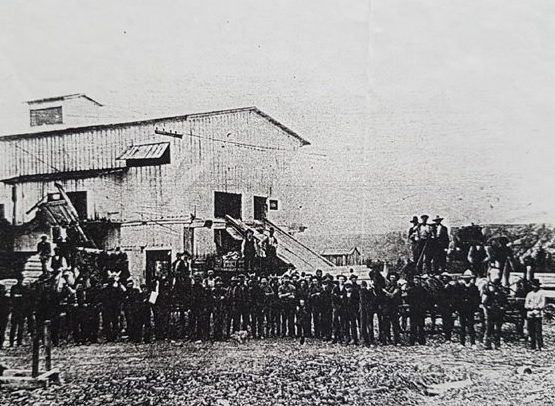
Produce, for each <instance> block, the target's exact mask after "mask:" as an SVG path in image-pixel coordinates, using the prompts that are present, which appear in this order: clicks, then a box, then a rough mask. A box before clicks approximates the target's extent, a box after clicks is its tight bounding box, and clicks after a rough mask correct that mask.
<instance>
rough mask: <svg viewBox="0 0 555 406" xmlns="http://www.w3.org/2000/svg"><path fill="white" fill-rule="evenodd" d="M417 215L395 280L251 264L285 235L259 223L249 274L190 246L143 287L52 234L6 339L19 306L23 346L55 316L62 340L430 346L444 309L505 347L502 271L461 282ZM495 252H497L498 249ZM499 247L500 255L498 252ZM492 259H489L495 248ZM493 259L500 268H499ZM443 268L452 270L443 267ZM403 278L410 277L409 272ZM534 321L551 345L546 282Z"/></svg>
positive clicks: (19, 296) (438, 227)
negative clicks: (83, 259)
mask: <svg viewBox="0 0 555 406" xmlns="http://www.w3.org/2000/svg"><path fill="white" fill-rule="evenodd" d="M427 220H428V216H426V215H424V216H422V217H421V222H418V219H417V218H416V217H415V218H414V219H413V221H412V223H413V227H411V229H410V230H409V241H410V242H411V248H412V254H413V259H414V262H412V264H413V267H414V271H413V272H409V273H406V272H405V273H402V274H401V275H399V274H398V273H396V272H390V273H389V274H388V275H386V277H385V278H384V276H382V274H381V273H380V272H379V271H377V270H370V272H369V280H362V281H361V282H360V283H359V282H358V277H357V275H356V274H355V273H351V274H350V275H349V277H348V278H347V276H345V275H336V277H335V278H334V277H332V276H331V275H330V274H326V275H323V272H322V271H321V270H316V271H315V272H314V274H308V273H301V274H299V273H297V272H291V273H288V274H285V275H282V276H280V277H278V276H276V275H272V276H270V275H260V274H258V275H257V274H256V273H253V272H252V271H254V260H255V258H256V256H257V255H258V249H259V248H260V247H259V245H262V246H263V248H264V251H265V257H266V258H268V259H269V260H270V261H271V260H272V259H273V258H275V256H276V251H277V239H276V238H275V236H274V233H273V230H270V234H269V235H268V236H266V238H265V239H264V240H263V241H262V243H261V244H259V243H257V242H256V241H255V239H254V234H253V233H252V232H248V233H247V237H246V239H245V240H244V241H243V245H242V255H243V257H244V259H245V270H246V272H245V273H242V274H238V275H234V276H232V277H231V278H222V277H219V276H215V273H214V271H210V270H209V271H207V272H206V273H203V272H192V271H191V264H190V262H189V258H188V256H187V255H184V254H183V253H180V254H178V256H177V260H176V261H175V262H174V263H173V264H172V265H171V269H170V271H169V272H167V273H165V274H163V275H158V276H157V277H155V279H154V280H153V281H152V282H151V283H150V284H149V285H147V284H142V285H140V286H139V287H136V286H135V284H134V282H133V281H132V280H130V279H127V277H126V275H125V274H123V275H122V273H121V272H114V271H111V270H106V272H105V273H104V275H103V277H102V278H97V277H94V276H93V275H85V274H82V273H79V269H78V268H77V267H70V266H68V264H67V261H66V259H65V258H64V256H63V255H62V254H61V253H60V252H59V249H58V248H56V249H54V250H53V255H48V253H49V252H50V249H49V246H48V244H49V243H48V242H47V241H45V240H44V239H43V240H42V241H41V242H40V243H39V245H38V247H37V250H38V252H39V254H40V255H41V261H42V262H43V273H42V275H41V276H40V278H39V279H38V280H37V281H36V282H34V283H33V284H31V285H26V284H25V283H24V280H23V278H21V277H20V278H19V279H18V282H17V284H16V285H15V286H13V287H12V288H11V294H10V297H6V296H5V295H4V294H2V292H0V300H2V301H3V302H5V303H1V305H2V306H0V308H1V309H3V312H0V339H1V341H0V344H2V343H3V341H4V335H5V334H4V333H5V330H6V326H7V325H8V318H9V314H10V309H11V318H10V320H11V330H10V334H9V342H10V345H20V344H21V343H22V341H23V337H24V330H25V326H27V329H28V330H29V331H32V330H33V328H35V327H36V328H37V329H36V331H37V332H38V334H39V335H40V334H41V331H42V328H41V327H42V325H43V324H44V321H45V320H50V321H51V330H52V342H53V344H54V345H58V344H59V342H60V339H61V338H68V339H69V338H70V337H71V338H72V340H73V341H74V342H75V343H77V344H81V343H95V342H98V341H99V339H100V338H101V337H103V339H104V340H105V341H108V342H109V341H114V340H116V339H119V338H120V337H122V335H124V334H125V335H127V336H128V337H129V339H130V340H131V341H134V342H149V341H151V340H152V339H159V340H164V339H168V338H172V339H174V338H183V339H189V340H194V341H196V340H224V339H227V338H230V337H232V336H233V334H235V333H237V332H240V331H246V332H248V334H250V336H251V337H253V338H271V337H292V338H298V339H300V341H301V342H302V343H304V342H305V340H306V338H309V337H310V338H317V339H322V340H325V341H331V342H333V343H344V344H359V343H362V344H365V345H376V344H382V345H387V344H394V345H400V344H401V341H402V340H401V331H402V327H406V323H407V322H408V325H409V328H408V329H406V331H407V332H408V344H409V345H414V344H416V343H419V344H425V342H426V334H425V331H424V325H425V319H426V317H428V316H429V315H432V316H435V315H436V314H439V316H440V318H441V319H442V328H443V332H444V335H445V338H446V339H447V340H451V335H452V332H453V327H454V324H455V323H454V321H455V315H456V316H457V317H458V321H459V325H460V330H459V331H460V335H459V341H460V343H461V344H462V345H465V344H466V343H467V341H468V342H469V343H470V345H475V344H476V339H477V334H476V329H475V323H476V315H478V320H479V322H480V324H481V326H482V328H481V329H480V333H481V334H482V337H483V342H484V345H485V348H487V349H489V348H494V347H499V346H500V345H501V327H502V324H503V316H504V312H505V310H506V309H507V303H508V300H507V289H506V288H505V287H503V286H502V284H501V275H497V274H495V273H491V272H488V274H489V276H490V278H489V280H487V279H485V278H482V276H484V275H482V274H480V273H477V272H476V271H475V270H473V269H472V262H471V261H470V260H469V266H470V269H468V270H467V271H466V272H464V274H463V275H462V276H461V277H460V279H459V280H455V279H453V278H452V277H451V276H450V275H449V274H447V273H446V271H445V261H446V255H447V247H448V246H449V233H448V230H447V228H446V227H445V226H444V225H443V224H441V222H442V220H443V219H442V218H441V217H439V216H438V217H436V218H435V219H434V224H433V225H430V224H428V222H427ZM493 252H495V251H493ZM489 255H491V254H489ZM486 257H487V256H486ZM492 266H493V265H492ZM439 271H442V272H441V273H440V274H438V272H439ZM401 276H402V277H403V278H404V279H401V278H400V277H401ZM519 295H520V297H521V298H522V299H523V302H524V303H523V306H522V312H523V316H525V318H526V319H527V328H528V333H529V338H530V347H531V348H541V347H542V346H543V341H542V331H541V329H542V315H543V314H542V312H543V309H544V307H545V296H544V295H543V293H542V292H541V291H540V284H539V281H538V280H532V281H531V282H530V283H528V284H527V285H526V287H523V288H522V289H521V291H520V293H519Z"/></svg>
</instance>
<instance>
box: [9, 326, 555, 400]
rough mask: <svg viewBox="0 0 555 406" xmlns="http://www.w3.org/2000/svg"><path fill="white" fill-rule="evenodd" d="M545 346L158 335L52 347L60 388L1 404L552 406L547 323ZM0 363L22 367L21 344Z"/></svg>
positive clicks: (14, 393) (554, 392)
mask: <svg viewBox="0 0 555 406" xmlns="http://www.w3.org/2000/svg"><path fill="white" fill-rule="evenodd" d="M545 335H546V343H547V345H548V348H547V349H546V350H544V351H542V352H534V351H530V350H527V349H526V348H525V347H524V343H523V342H522V341H511V342H510V343H507V344H505V345H504V346H503V347H502V349H501V350H498V351H486V350H484V349H482V348H478V349H477V350H472V349H470V348H468V347H466V348H463V347H461V346H459V345H458V344H456V343H445V342H443V341H442V340H441V339H439V338H437V339H432V340H430V342H429V343H428V344H427V345H426V346H416V347H408V346H401V347H378V348H364V347H355V346H339V345H331V344H326V343H322V342H319V341H309V342H308V343H307V344H306V345H304V346H300V345H299V344H298V343H297V342H296V341H292V340H263V341H248V342H246V343H244V344H239V343H236V342H225V343H214V344H211V343H182V342H164V343H155V344H143V345H133V344H128V343H117V344H100V345H89V346H82V347H77V346H73V345H67V346H62V347H60V348H56V349H55V350H54V352H53V357H54V363H55V365H56V366H57V367H59V368H60V369H61V370H62V371H63V374H64V375H63V376H64V383H63V385H62V386H52V387H50V388H48V389H37V390H34V391H26V390H7V389H2V388H0V404H1V405H10V406H11V405H13V406H15V405H33V406H46V405H220V406H222V405H224V406H225V405H284V406H285V405H340V404H348V405H401V404H402V405H434V406H439V405H475V404H481V405H548V404H555V363H554V361H553V360H554V355H555V351H554V350H553V349H552V346H553V342H554V340H555V326H553V325H550V326H548V327H547V328H546V334H545ZM0 354H1V356H2V357H1V359H2V361H1V362H2V363H3V364H7V365H9V366H10V367H22V366H28V365H30V355H29V349H28V348H20V349H8V350H6V351H3V352H2V353H0Z"/></svg>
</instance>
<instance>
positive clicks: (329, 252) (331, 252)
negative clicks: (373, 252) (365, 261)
mask: <svg viewBox="0 0 555 406" xmlns="http://www.w3.org/2000/svg"><path fill="white" fill-rule="evenodd" d="M355 251H356V252H358V254H359V255H360V251H359V250H358V248H357V247H353V248H351V249H348V248H345V249H341V248H340V249H325V250H324V251H322V256H324V257H335V256H342V255H353V254H354V253H355Z"/></svg>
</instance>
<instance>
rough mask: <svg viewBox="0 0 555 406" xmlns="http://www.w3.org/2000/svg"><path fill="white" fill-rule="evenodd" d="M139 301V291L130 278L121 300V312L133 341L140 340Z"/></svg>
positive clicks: (140, 298) (140, 299)
mask: <svg viewBox="0 0 555 406" xmlns="http://www.w3.org/2000/svg"><path fill="white" fill-rule="evenodd" d="M141 301H142V297H141V291H140V290H139V289H137V288H135V286H134V283H133V281H132V280H129V281H127V284H126V290H125V297H124V301H123V312H124V314H125V322H126V326H127V327H126V331H127V335H128V336H129V339H130V340H131V341H133V342H140V341H141V334H140V332H139V318H140V310H141Z"/></svg>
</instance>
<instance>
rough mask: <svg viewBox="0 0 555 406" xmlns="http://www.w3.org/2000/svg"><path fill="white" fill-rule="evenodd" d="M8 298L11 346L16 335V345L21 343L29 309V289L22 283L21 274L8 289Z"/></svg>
mask: <svg viewBox="0 0 555 406" xmlns="http://www.w3.org/2000/svg"><path fill="white" fill-rule="evenodd" d="M10 298H11V304H12V318H11V329H10V347H13V345H14V342H16V337H17V345H18V346H20V345H21V344H22V343H23V331H24V328H25V319H26V318H27V314H28V311H29V310H28V307H29V303H28V302H29V300H30V297H29V291H28V289H27V288H26V286H24V285H23V276H22V275H19V276H18V278H17V283H16V284H15V285H14V286H12V288H11V289H10Z"/></svg>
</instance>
